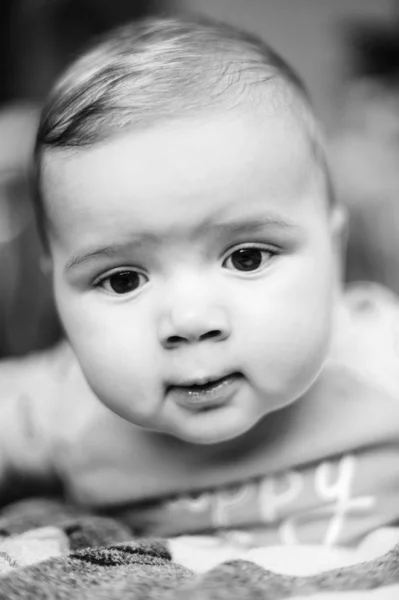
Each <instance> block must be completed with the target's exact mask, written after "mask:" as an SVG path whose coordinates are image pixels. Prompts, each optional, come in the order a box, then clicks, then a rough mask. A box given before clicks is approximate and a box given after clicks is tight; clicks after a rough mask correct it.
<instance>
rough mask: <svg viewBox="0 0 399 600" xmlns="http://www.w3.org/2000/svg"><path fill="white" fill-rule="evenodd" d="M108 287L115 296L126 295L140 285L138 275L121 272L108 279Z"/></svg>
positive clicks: (134, 272)
mask: <svg viewBox="0 0 399 600" xmlns="http://www.w3.org/2000/svg"><path fill="white" fill-rule="evenodd" d="M109 285H110V287H111V288H112V291H113V292H115V293H116V294H128V293H129V292H133V291H134V290H136V289H137V288H138V287H139V285H140V274H139V273H137V272H136V271H121V272H120V273H115V274H114V275H110V277H109Z"/></svg>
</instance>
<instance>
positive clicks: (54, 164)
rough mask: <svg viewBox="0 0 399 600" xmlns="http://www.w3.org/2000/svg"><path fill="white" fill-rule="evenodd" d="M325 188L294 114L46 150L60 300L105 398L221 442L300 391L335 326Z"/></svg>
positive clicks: (192, 437)
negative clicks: (70, 149) (73, 148)
mask: <svg viewBox="0 0 399 600" xmlns="http://www.w3.org/2000/svg"><path fill="white" fill-rule="evenodd" d="M323 194H324V191H323V185H322V184H321V182H320V180H319V177H318V176H317V174H316V169H315V167H314V165H313V164H312V157H311V156H310V152H309V148H308V143H307V142H306V139H305V136H304V134H303V133H302V132H301V131H300V129H299V126H297V125H296V124H295V123H294V122H293V120H291V119H290V118H289V117H288V116H287V115H285V114H281V115H273V116H269V117H267V116H266V117H263V118H262V119H260V118H255V117H249V116H244V115H242V114H239V113H238V112H237V113H232V112H231V113H226V114H224V115H222V116H221V115H214V116H212V115H211V116H209V115H207V116H206V117H205V116H204V117H198V118H197V119H191V120H185V121H183V120H182V121H179V122H177V121H176V122H169V123H168V124H165V125H158V126H154V127H153V128H149V129H146V130H142V131H133V132H128V133H126V134H124V135H123V136H121V137H118V138H116V139H112V140H111V141H109V142H107V143H103V144H99V145H97V146H95V147H93V148H91V149H87V150H81V151H77V152H76V153H71V154H67V153H65V152H62V153H56V152H53V153H50V154H49V155H48V156H47V157H45V160H44V195H45V201H46V205H47V207H48V213H49V218H50V221H51V232H50V237H51V242H50V243H51V252H52V258H53V269H54V285H55V294H56V299H57V304H58V308H59V311H60V315H61V318H62V321H63V323H64V326H65V329H66V331H67V334H68V336H69V339H70V341H71V343H72V345H73V347H74V349H75V351H76V355H77V357H78V359H79V361H80V364H81V367H82V369H83V372H84V373H85V376H86V378H87V380H88V382H89V384H90V385H91V387H92V389H93V390H94V392H95V393H96V394H97V395H98V397H99V398H100V399H101V401H102V402H103V403H104V404H105V405H107V406H108V407H109V408H110V409H111V410H113V411H114V412H116V413H118V414H119V415H121V416H122V417H124V418H125V419H127V420H128V421H131V422H132V423H135V424H137V425H140V426H143V427H145V428H149V429H152V430H157V431H162V432H167V433H170V434H173V435H174V436H177V437H179V438H182V439H184V440H187V441H189V442H195V443H215V442H220V441H224V440H227V439H231V438H234V437H235V436H239V435H241V434H243V433H244V432H246V431H248V430H249V429H250V428H251V427H252V426H253V425H254V424H255V423H257V422H258V421H259V420H260V419H262V417H264V416H265V415H267V414H268V413H270V412H271V411H275V410H278V409H280V408H282V407H284V406H286V405H288V404H289V403H291V402H293V401H294V400H296V399H297V398H298V397H299V396H300V395H301V394H302V393H303V392H304V391H305V390H306V389H307V388H308V387H309V386H310V385H311V383H312V382H313V381H314V379H315V378H316V376H317V374H318V372H319V370H320V368H321V366H322V363H323V360H324V359H325V355H326V351H327V346H328V343H329V335H330V328H331V319H332V305H333V301H332V297H333V290H334V276H333V273H334V264H333V262H334V259H333V256H334V251H333V243H332V235H331V217H330V214H329V211H328V209H327V207H326V201H325V199H324V198H323Z"/></svg>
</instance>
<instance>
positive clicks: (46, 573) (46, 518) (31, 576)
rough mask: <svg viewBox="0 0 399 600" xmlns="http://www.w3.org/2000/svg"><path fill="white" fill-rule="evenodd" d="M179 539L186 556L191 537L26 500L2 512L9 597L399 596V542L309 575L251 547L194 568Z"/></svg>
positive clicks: (329, 599)
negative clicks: (141, 530) (274, 563)
mask: <svg viewBox="0 0 399 600" xmlns="http://www.w3.org/2000/svg"><path fill="white" fill-rule="evenodd" d="M183 542H184V540H183ZM373 546H375V544H373ZM382 547H383V546H382ZM176 548H177V549H178V548H180V559H181V558H184V552H183V553H182V549H184V548H188V547H187V546H185V545H184V543H183V545H182V541H180V545H179V543H178V544H177V545H176V542H171V541H169V540H162V539H143V538H142V539H139V538H135V537H134V536H133V534H132V531H131V529H130V528H129V527H128V525H126V524H125V523H124V522H122V521H121V520H118V519H114V518H109V517H107V516H101V515H95V514H90V513H88V512H85V511H84V510H82V509H79V508H75V507H73V506H70V505H68V504H65V503H62V502H57V501H54V500H48V499H31V500H24V501H22V502H18V503H14V504H11V505H9V506H7V507H5V508H3V510H2V511H1V512H0V600H17V599H21V600H37V599H45V600H66V599H72V598H73V599H82V600H94V599H95V600H159V599H161V598H162V600H172V599H176V600H211V599H212V600H227V599H228V600H243V599H249V600H251V599H254V600H255V599H262V600H280V599H281V600H282V599H285V598H296V599H297V600H299V599H300V598H302V599H304V598H312V600H396V599H399V544H395V545H394V546H393V547H392V548H391V549H389V550H388V551H386V552H384V553H383V554H381V555H378V556H375V557H374V558H370V560H363V561H361V562H356V563H355V564H347V566H341V567H339V568H334V569H327V570H323V569H322V570H321V572H316V573H313V574H310V575H309V574H308V575H289V574H284V573H283V572H281V570H280V572H278V571H276V570H271V569H269V568H267V561H266V565H263V566H262V560H258V558H259V557H258V558H257V557H256V556H255V555H250V554H248V555H247V556H246V557H245V556H244V557H243V558H236V559H234V558H230V559H229V558H228V555H226V556H224V557H223V556H222V555H221V556H220V557H219V558H220V561H219V560H217V561H216V563H215V564H214V565H213V566H212V561H211V562H210V563H209V564H208V565H207V566H206V567H205V568H199V569H193V568H188V567H187V566H184V565H183V564H181V563H182V562H185V561H184V560H180V559H179V556H178V554H179V552H177V554H176ZM369 550H370V548H369ZM186 552H188V550H186ZM207 553H208V550H207ZM194 556H195V554H194ZM315 556H316V555H315ZM364 556H365V557H366V556H367V554H365V555H364ZM369 556H371V554H369ZM225 558H227V560H225ZM179 560H180V562H179ZM199 560H200V559H199ZM191 562H193V556H191ZM349 562H350V561H349ZM193 566H195V564H193ZM198 566H199V567H201V565H198ZM202 567H203V565H202ZM208 567H209V568H208ZM317 570H318V567H316V568H315V571H317Z"/></svg>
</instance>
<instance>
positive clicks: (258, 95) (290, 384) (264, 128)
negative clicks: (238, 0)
mask: <svg viewBox="0 0 399 600" xmlns="http://www.w3.org/2000/svg"><path fill="white" fill-rule="evenodd" d="M35 173H36V185H37V195H36V209H37V216H38V222H39V226H40V229H41V232H42V234H43V240H44V243H45V248H46V251H47V257H48V264H49V267H50V268H51V270H52V276H53V282H54V292H55V298H56V303H57V307H58V311H59V314H60V317H61V320H62V323H63V326H64V329H65V333H66V336H67V339H68V343H63V344H61V346H59V347H58V348H56V349H55V350H53V351H51V352H47V353H44V354H39V355H36V356H33V357H27V358H25V359H23V360H19V361H12V360H9V361H7V362H5V363H3V365H2V366H1V370H0V393H1V404H0V427H1V437H0V440H1V454H0V465H1V469H2V474H3V484H4V485H3V489H4V493H3V500H4V499H5V498H7V499H8V497H9V496H8V495H7V494H6V492H7V489H10V488H9V487H8V488H7V486H6V483H7V481H8V479H7V477H10V476H13V477H14V478H18V480H19V481H20V482H24V481H26V482H27V481H29V486H31V485H32V479H33V480H34V481H35V482H36V484H35V485H36V487H35V491H36V493H37V490H38V489H39V490H40V491H42V490H48V489H57V488H58V486H62V489H63V492H64V494H65V495H66V496H67V497H68V498H69V499H70V500H72V501H73V502H77V503H80V504H82V505H84V506H87V507H90V508H91V509H94V510H106V511H107V512H113V513H115V514H119V515H122V516H123V518H124V519H125V520H127V521H128V522H129V523H130V524H131V526H132V527H133V529H134V531H135V532H136V533H137V534H139V535H146V536H147V535H157V536H165V537H176V536H179V535H183V534H186V535H187V534H199V533H202V534H204V533H208V534H214V535H219V536H221V537H223V536H224V539H229V540H230V541H232V543H236V544H238V545H241V546H242V547H247V548H257V547H264V546H270V545H276V544H318V545H325V546H335V545H339V546H355V545H356V544H358V543H359V542H360V541H361V540H362V539H364V538H365V537H366V536H367V535H368V534H369V533H370V532H372V531H375V530H377V529H378V528H380V527H384V526H390V525H393V524H395V523H396V521H397V520H398V518H399V398H398V393H399V354H398V352H399V335H398V327H397V326H398V316H399V311H398V303H397V300H396V297H394V295H393V294H391V293H390V292H388V291H386V290H385V289H383V288H381V287H378V286H376V285H373V284H368V285H367V284H362V285H358V286H354V287H352V288H351V290H349V291H346V292H344V291H343V290H342V286H341V283H340V278H341V277H340V275H341V262H342V248H343V245H344V244H343V240H344V239H345V218H344V215H343V211H342V209H341V207H340V206H339V205H338V204H337V203H336V201H335V200H334V197H333V194H332V193H331V185H330V178H329V173H328V168H327V161H326V159H325V153H324V147H323V141H322V136H321V133H320V130H319V126H318V124H317V122H316V119H315V117H314V115H313V112H312V109H311V106H310V103H309V100H308V97H307V94H306V91H305V89H304V87H303V85H302V83H301V82H300V80H299V78H298V77H297V75H296V74H295V73H294V72H293V71H292V70H291V68H290V67H289V66H288V65H287V64H286V63H285V62H284V61H283V60H282V59H281V58H280V57H279V56H278V55H277V54H275V53H274V51H273V50H272V49H270V48H269V47H268V46H267V45H266V44H265V43H264V42H262V41H261V40H259V39H257V38H255V37H252V36H250V35H248V34H246V33H243V32H241V31H238V30H236V29H234V28H232V27H229V26H227V25H222V24H219V23H214V22H210V21H207V20H205V19H202V18H189V17H187V18H159V19H151V20H146V21H144V22H140V23H136V24H129V25H126V26H125V27H123V28H122V29H119V30H116V31H113V32H112V33H111V34H109V35H108V36H107V37H106V38H105V39H103V40H101V41H100V42H99V43H98V44H97V45H96V46H95V47H94V48H92V49H91V50H89V51H87V52H86V53H85V54H84V55H83V56H82V57H81V58H80V59H78V60H77V61H76V62H75V63H74V64H73V65H72V66H71V67H70V68H69V70H68V71H67V72H66V73H65V74H64V75H63V76H62V77H61V79H60V80H59V81H58V83H57V84H56V86H55V87H54V89H53V91H52V93H51V94H50V96H49V98H48V101H47V104H46V106H45V107H44V110H43V113H42V119H41V124H40V126H39V131H38V135H37V144H36V155H35ZM28 476H29V477H28ZM27 485H28V484H27ZM30 489H31V488H30Z"/></svg>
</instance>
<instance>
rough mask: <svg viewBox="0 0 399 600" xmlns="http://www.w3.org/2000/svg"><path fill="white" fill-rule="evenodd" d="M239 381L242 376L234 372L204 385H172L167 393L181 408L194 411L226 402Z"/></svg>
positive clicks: (235, 389)
mask: <svg viewBox="0 0 399 600" xmlns="http://www.w3.org/2000/svg"><path fill="white" fill-rule="evenodd" d="M241 381H242V376H241V375H239V374H238V373H234V374H232V375H228V376H227V377H224V378H223V379H218V380H217V381H215V382H214V383H213V384H208V385H205V386H192V387H185V386H173V387H171V388H170V390H169V393H168V395H169V397H171V398H172V399H173V400H174V401H175V402H176V403H177V404H178V405H179V406H182V407H183V408H188V409H190V410H194V411H200V410H206V409H212V408H217V407H219V406H222V405H223V404H226V403H227V402H228V401H229V400H230V399H231V398H232V396H233V395H234V394H235V393H236V391H237V389H238V387H239V386H240V384H241Z"/></svg>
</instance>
